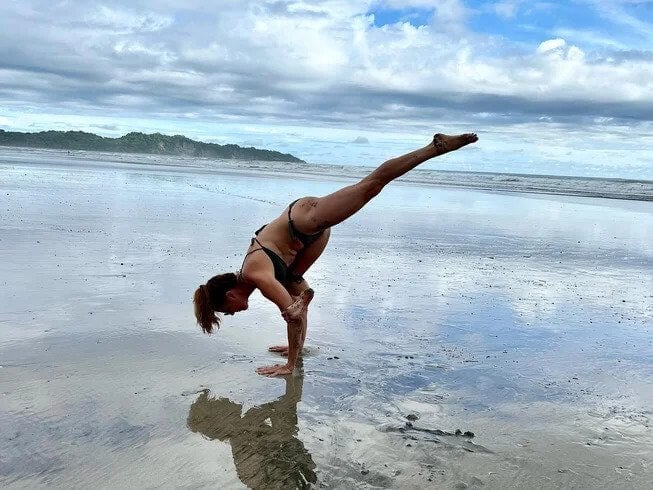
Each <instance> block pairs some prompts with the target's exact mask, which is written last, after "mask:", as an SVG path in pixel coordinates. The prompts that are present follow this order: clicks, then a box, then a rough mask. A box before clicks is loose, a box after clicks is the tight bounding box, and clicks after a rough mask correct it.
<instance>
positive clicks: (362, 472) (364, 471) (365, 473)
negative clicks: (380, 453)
mask: <svg viewBox="0 0 653 490" xmlns="http://www.w3.org/2000/svg"><path fill="white" fill-rule="evenodd" d="M369 472H370V470H361V475H367V474H368V473H369Z"/></svg>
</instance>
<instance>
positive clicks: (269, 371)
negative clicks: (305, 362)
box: [246, 270, 306, 376]
mask: <svg viewBox="0 0 653 490" xmlns="http://www.w3.org/2000/svg"><path fill="white" fill-rule="evenodd" d="M266 272H268V273H266ZM246 280H247V281H249V282H251V283H253V284H254V285H255V286H256V287H257V288H258V289H259V290H260V291H261V294H263V296H265V297H266V298H267V299H269V300H270V301H272V302H273V303H274V304H276V305H277V307H278V308H279V310H280V311H281V314H282V316H283V318H284V320H286V325H287V335H288V362H287V363H286V364H285V365H281V364H275V365H274V366H265V367H260V368H258V369H257V370H256V372H258V373H259V374H265V375H268V376H280V375H284V374H291V373H292V372H293V369H295V364H296V363H297V358H298V357H299V351H300V349H301V341H302V330H303V327H304V323H305V321H303V319H304V317H305V315H303V311H304V310H305V309H306V308H305V307H303V306H302V298H301V297H300V298H299V299H298V300H297V301H295V300H294V299H293V297H292V296H290V293H288V291H287V290H286V288H285V287H284V286H283V284H281V283H280V282H279V281H277V280H276V278H275V277H274V275H273V273H272V272H271V271H265V270H259V271H254V272H250V273H248V275H247V277H246Z"/></svg>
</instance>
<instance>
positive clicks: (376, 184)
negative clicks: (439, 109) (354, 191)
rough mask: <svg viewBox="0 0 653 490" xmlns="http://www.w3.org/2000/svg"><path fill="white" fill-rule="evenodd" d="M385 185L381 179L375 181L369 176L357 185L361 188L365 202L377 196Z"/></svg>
mask: <svg viewBox="0 0 653 490" xmlns="http://www.w3.org/2000/svg"><path fill="white" fill-rule="evenodd" d="M385 184H386V183H385V182H383V181H382V180H381V179H377V178H375V177H371V176H368V177H365V178H364V179H363V180H361V181H360V182H359V183H358V185H359V186H361V189H362V192H363V195H364V198H365V200H366V201H369V200H370V199H372V198H374V197H376V196H377V195H379V193H380V192H381V191H382V190H383V188H384V187H385Z"/></svg>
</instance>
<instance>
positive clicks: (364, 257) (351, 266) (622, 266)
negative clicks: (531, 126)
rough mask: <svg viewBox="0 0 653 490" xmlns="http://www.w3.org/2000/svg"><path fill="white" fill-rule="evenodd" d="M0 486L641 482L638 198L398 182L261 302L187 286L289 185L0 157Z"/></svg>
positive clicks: (651, 214)
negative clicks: (219, 310) (229, 301)
mask: <svg viewBox="0 0 653 490" xmlns="http://www.w3.org/2000/svg"><path fill="white" fill-rule="evenodd" d="M3 151H4V150H3V149H0V172H1V175H2V178H1V179H0V191H1V195H2V221H1V224H0V277H1V279H0V280H1V281H2V290H3V293H2V296H1V298H0V332H1V333H0V366H1V367H0V429H1V430H0V434H2V437H1V438H0V455H2V456H0V485H2V486H3V487H8V488H27V487H29V488H32V487H38V486H46V485H47V486H53V487H57V488H70V487H75V488H83V487H90V486H93V487H96V488H127V487H145V488H154V487H157V488H158V487H167V488H170V487H180V486H185V487H192V488H203V487H216V486H218V487H221V488H244V487H247V486H249V487H252V488H288V487H294V486H297V487H300V488H301V487H306V486H315V487H317V488H319V487H328V488H401V489H405V488H415V489H423V488H457V489H462V488H476V487H483V488H525V487H531V488H620V489H622V488H634V489H636V488H650V487H651V486H652V485H653V432H652V430H651V419H652V418H653V413H652V410H651V400H653V381H652V380H653V336H652V335H651V334H652V332H653V274H651V271H652V270H653V203H651V202H650V201H641V200H626V199H604V198H596V197H580V196H573V195H572V196H569V195H552V194H538V193H535V192H529V193H507V192H491V191H483V190H476V189H464V188H453V187H445V186H434V185H421V184H420V183H411V182H403V183H402V182H397V183H393V184H391V185H390V186H388V187H387V188H386V189H385V190H384V191H383V192H382V193H381V194H380V195H379V196H378V197H377V198H375V199H374V200H373V201H372V202H371V203H370V204H369V205H368V206H367V207H365V208H364V210H362V211H361V212H360V213H359V214H357V215H356V216H354V217H353V218H351V219H350V220H348V221H347V222H345V223H343V224H341V225H339V226H337V227H336V228H334V229H333V232H332V236H331V240H330V243H329V246H328V247H327V250H326V251H325V253H324V255H323V256H322V257H321V258H320V260H319V261H318V262H317V263H316V264H315V265H314V267H313V269H311V271H309V272H308V274H306V278H307V280H308V281H309V283H310V284H311V286H312V287H313V288H314V289H315V292H316V295H315V299H314V300H313V303H312V304H311V307H310V311H309V326H308V337H307V341H306V344H307V349H306V353H305V355H304V360H303V364H302V366H301V369H298V370H297V373H296V374H295V375H294V376H292V377H288V379H283V378H280V379H277V378H266V377H262V376H258V375H257V374H256V373H255V368H256V367H258V366H261V365H266V364H271V363H274V362H282V361H281V358H280V357H278V356H276V355H274V354H270V353H268V352H267V347H268V346H271V345H275V344H279V343H284V342H285V325H284V323H283V321H282V319H281V317H280V314H279V312H278V310H277V309H276V307H275V306H274V305H272V304H271V303H269V302H268V301H267V300H265V299H264V298H262V296H261V295H260V294H258V293H256V294H254V295H253V296H252V298H251V299H250V309H249V310H248V311H246V312H243V313H239V314H237V315H235V316H233V317H226V318H225V320H224V322H223V326H222V328H221V329H220V331H219V332H217V333H216V334H214V335H212V336H210V337H209V336H206V335H204V334H202V333H201V331H200V329H199V327H198V326H197V325H196V324H195V320H194V317H193V307H192V301H191V298H192V293H193V291H194V290H195V288H196V287H197V286H198V285H199V284H201V283H203V282H205V281H206V280H207V279H208V278H209V277H211V276H212V275H214V274H217V273H221V272H227V271H236V270H238V269H239V268H240V265H241V262H242V259H243V255H244V252H245V250H246V249H247V246H248V244H249V240H250V239H251V236H252V234H253V232H254V231H255V230H256V229H258V228H259V227H260V226H261V225H263V224H265V223H266V222H267V221H269V220H271V219H273V218H275V217H276V216H278V214H279V213H280V212H281V211H282V210H283V209H284V207H285V206H287V205H288V203H290V202H291V201H293V200H294V199H296V198H297V197H300V196H304V195H318V196H319V195H324V194H326V193H329V192H332V191H334V190H336V189H338V188H339V187H341V186H343V185H346V184H348V183H352V182H353V180H352V179H350V178H347V177H346V176H338V177H332V178H330V177H328V176H326V175H323V174H319V175H310V174H299V173H293V172H283V171H275V172H271V171H268V169H267V168H263V169H261V168H258V167H256V166H254V165H252V166H250V167H247V168H235V167H234V168H229V169H227V170H223V171H221V170H220V169H218V168H210V169H207V168H205V167H201V166H199V167H191V166H186V167H184V166H182V165H168V166H157V165H155V164H154V162H152V161H149V160H148V162H140V163H134V162H122V161H119V158H116V160H115V161H105V160H102V159H94V158H93V156H92V155H86V156H85V158H72V157H69V156H68V155H66V152H39V153H38V155H36V154H35V153H29V152H27V153H24V155H25V156H24V158H22V159H19V158H17V157H15V153H12V155H13V156H12V158H11V159H5V160H3V159H2V157H1V156H2V152H3Z"/></svg>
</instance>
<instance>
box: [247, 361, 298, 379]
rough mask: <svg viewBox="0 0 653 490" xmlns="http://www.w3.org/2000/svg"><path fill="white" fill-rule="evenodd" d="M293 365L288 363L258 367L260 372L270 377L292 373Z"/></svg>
mask: <svg viewBox="0 0 653 490" xmlns="http://www.w3.org/2000/svg"><path fill="white" fill-rule="evenodd" d="M293 369H294V368H293V367H292V366H289V365H288V364H275V365H274V366H263V367H260V368H257V369H256V372H257V373H258V374H261V375H263V376H268V377H274V376H286V375H288V374H292V372H293Z"/></svg>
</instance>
